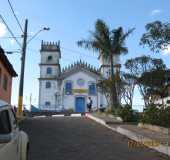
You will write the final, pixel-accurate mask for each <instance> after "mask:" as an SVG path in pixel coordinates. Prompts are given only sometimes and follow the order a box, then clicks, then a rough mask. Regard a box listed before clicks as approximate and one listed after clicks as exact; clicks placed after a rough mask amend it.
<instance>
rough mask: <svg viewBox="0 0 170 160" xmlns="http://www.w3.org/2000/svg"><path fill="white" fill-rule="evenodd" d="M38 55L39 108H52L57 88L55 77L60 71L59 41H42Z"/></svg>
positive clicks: (54, 105)
mask: <svg viewBox="0 0 170 160" xmlns="http://www.w3.org/2000/svg"><path fill="white" fill-rule="evenodd" d="M40 55H41V61H40V64H39V66H40V78H39V108H40V109H42V110H54V109H55V107H56V97H55V92H56V90H57V89H58V88H57V87H58V84H57V78H59V76H60V73H61V68H60V58H61V52H60V42H57V43H54V42H44V41H42V42H41V49H40Z"/></svg>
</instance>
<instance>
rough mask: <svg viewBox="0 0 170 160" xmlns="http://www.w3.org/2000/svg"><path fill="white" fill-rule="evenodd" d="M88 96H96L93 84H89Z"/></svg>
mask: <svg viewBox="0 0 170 160" xmlns="http://www.w3.org/2000/svg"><path fill="white" fill-rule="evenodd" d="M89 94H90V95H95V94H96V84H95V83H90V84H89Z"/></svg>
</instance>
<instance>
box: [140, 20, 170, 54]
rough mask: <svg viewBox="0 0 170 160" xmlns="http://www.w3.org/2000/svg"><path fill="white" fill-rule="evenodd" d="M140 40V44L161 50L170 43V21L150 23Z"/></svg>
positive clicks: (153, 49)
mask: <svg viewBox="0 0 170 160" xmlns="http://www.w3.org/2000/svg"><path fill="white" fill-rule="evenodd" d="M145 28H146V33H144V34H143V35H142V37H141V40H140V45H143V46H147V47H149V48H150V50H151V51H156V52H160V51H161V50H165V49H166V48H167V47H168V46H169V45H170V23H163V22H161V21H155V22H152V23H148V24H147V25H146V26H145Z"/></svg>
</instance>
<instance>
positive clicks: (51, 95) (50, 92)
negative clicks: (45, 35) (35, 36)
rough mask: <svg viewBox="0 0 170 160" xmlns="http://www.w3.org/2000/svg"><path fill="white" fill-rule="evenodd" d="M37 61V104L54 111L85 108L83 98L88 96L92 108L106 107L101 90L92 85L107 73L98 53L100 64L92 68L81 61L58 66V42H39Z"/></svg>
mask: <svg viewBox="0 0 170 160" xmlns="http://www.w3.org/2000/svg"><path fill="white" fill-rule="evenodd" d="M40 54H41V62H40V64H39V66H40V77H39V108H40V109H41V110H51V111H57V110H60V109H63V110H69V109H71V110H73V111H74V112H79V113H83V112H86V111H87V107H86V106H87V99H88V97H91V99H92V102H93V103H92V108H93V109H96V108H98V107H100V106H102V107H107V100H106V98H105V96H104V94H103V93H102V92H101V90H99V89H98V88H97V86H96V84H97V82H98V81H99V80H100V79H102V78H107V77H108V76H109V73H110V66H109V64H110V63H109V60H106V59H103V58H102V57H99V61H100V64H101V65H100V68H99V69H96V68H95V67H93V66H92V65H90V64H87V63H85V62H82V61H78V62H75V63H74V64H71V65H69V66H68V67H66V68H64V69H61V68H62V67H61V65H60V59H61V51H60V43H59V42H58V43H54V42H52V43H51V42H43V41H42V43H41V49H40Z"/></svg>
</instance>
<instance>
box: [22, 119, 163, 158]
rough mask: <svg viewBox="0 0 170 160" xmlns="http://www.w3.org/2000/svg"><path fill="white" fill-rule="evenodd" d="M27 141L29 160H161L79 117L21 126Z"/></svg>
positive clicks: (27, 122) (42, 121)
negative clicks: (25, 133) (27, 137)
mask: <svg viewBox="0 0 170 160" xmlns="http://www.w3.org/2000/svg"><path fill="white" fill-rule="evenodd" d="M21 128H23V130H25V131H26V132H27V133H28V135H29V137H30V153H29V155H30V157H29V160H160V159H161V160H162V158H160V157H159V156H158V155H159V154H158V153H156V152H155V151H153V150H150V149H146V148H145V149H141V148H140V149H139V148H138V149H129V148H128V139H126V138H125V137H123V136H122V135H120V134H117V133H115V132H113V131H110V130H109V129H107V128H105V127H103V126H101V125H99V124H97V123H95V122H93V121H91V120H89V119H87V118H85V117H84V118H82V117H72V118H71V117H65V118H64V117H58V118H57V117H56V118H48V117H47V118H36V119H29V120H25V121H24V122H23V124H22V125H21Z"/></svg>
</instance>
